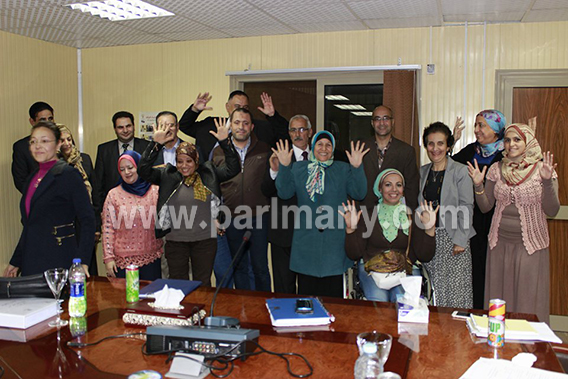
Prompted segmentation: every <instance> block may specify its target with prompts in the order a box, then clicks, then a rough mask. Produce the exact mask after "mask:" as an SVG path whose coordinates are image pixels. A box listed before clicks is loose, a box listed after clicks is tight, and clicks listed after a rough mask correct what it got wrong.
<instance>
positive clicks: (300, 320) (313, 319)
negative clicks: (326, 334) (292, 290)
mask: <svg viewBox="0 0 568 379" xmlns="http://www.w3.org/2000/svg"><path fill="white" fill-rule="evenodd" d="M302 299H310V300H312V304H313V312H312V313H307V314H303V313H296V300H298V298H282V299H266V307H267V308H268V313H269V314H270V321H271V322H272V326H276V327H282V326H310V325H328V324H330V323H331V322H333V321H335V317H334V316H333V315H332V314H331V313H329V312H328V311H327V309H325V307H324V306H323V304H322V303H321V301H320V300H319V299H318V298H315V297H304V298H302Z"/></svg>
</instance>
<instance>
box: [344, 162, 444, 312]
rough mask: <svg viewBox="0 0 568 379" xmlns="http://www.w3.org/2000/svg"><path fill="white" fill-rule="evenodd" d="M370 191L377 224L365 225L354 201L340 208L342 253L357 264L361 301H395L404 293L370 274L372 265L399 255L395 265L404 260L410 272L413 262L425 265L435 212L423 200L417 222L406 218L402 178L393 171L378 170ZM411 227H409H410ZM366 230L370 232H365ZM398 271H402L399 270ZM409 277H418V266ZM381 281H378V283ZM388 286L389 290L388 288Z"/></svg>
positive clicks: (432, 238) (394, 282)
mask: <svg viewBox="0 0 568 379" xmlns="http://www.w3.org/2000/svg"><path fill="white" fill-rule="evenodd" d="M373 192H374V193H375V195H376V196H377V198H378V199H379V202H378V204H377V222H376V223H373V224H372V225H365V224H364V222H363V220H364V219H363V220H361V213H362V212H361V211H360V210H359V211H357V210H356V207H355V202H350V201H348V202H347V205H343V209H344V211H343V212H342V214H343V217H344V219H345V225H346V228H345V232H346V233H347V236H346V237H345V251H346V252H347V256H348V257H349V258H351V259H353V260H355V261H359V265H358V267H359V280H360V283H361V287H362V289H363V293H364V294H365V298H366V299H367V300H373V301H390V302H395V301H396V295H397V294H402V293H404V290H403V289H402V286H401V285H400V284H397V283H400V281H397V280H393V278H395V277H396V275H391V278H388V277H385V275H382V274H377V273H375V272H374V271H373V266H374V265H376V264H378V263H379V262H380V261H381V260H383V259H384V258H385V254H390V256H392V257H394V256H395V255H399V262H404V261H406V262H407V263H406V266H407V267H405V269H406V270H407V273H410V268H411V265H414V263H415V262H416V261H421V262H429V261H430V260H431V259H432V257H433V256H434V253H435V251H436V240H435V234H436V227H435V225H436V212H437V210H438V207H437V208H436V209H433V207H432V203H430V204H428V203H427V202H426V201H423V202H422V204H421V206H420V207H419V211H420V216H419V220H420V223H419V224H417V223H416V221H417V220H416V219H413V218H412V217H409V216H408V212H409V211H410V210H409V209H407V207H406V205H405V201H404V177H403V176H402V173H401V172H400V171H398V170H396V169H393V168H389V169H386V170H384V171H382V172H381V173H380V174H379V175H378V176H377V179H376V180H375V184H374V185H373ZM411 225H412V226H411ZM369 229H370V230H369ZM400 272H402V270H400ZM412 274H413V275H420V272H419V271H418V267H416V266H414V267H412ZM381 280H382V282H381ZM389 287H390V288H389Z"/></svg>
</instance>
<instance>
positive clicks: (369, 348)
mask: <svg viewBox="0 0 568 379" xmlns="http://www.w3.org/2000/svg"><path fill="white" fill-rule="evenodd" d="M363 353H365V354H376V353H377V345H375V344H374V343H373V342H365V344H364V345H363Z"/></svg>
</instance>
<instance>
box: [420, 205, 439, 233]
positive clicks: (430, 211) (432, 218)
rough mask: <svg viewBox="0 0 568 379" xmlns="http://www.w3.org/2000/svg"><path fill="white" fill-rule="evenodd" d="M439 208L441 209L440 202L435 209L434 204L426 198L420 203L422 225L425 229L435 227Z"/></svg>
mask: <svg viewBox="0 0 568 379" xmlns="http://www.w3.org/2000/svg"><path fill="white" fill-rule="evenodd" d="M439 209H440V205H439V204H438V206H437V207H436V209H434V207H433V206H432V202H427V201H426V200H423V201H422V203H420V207H419V210H420V222H421V223H422V225H424V230H429V229H432V228H434V227H435V225H436V215H437V213H438V210H439Z"/></svg>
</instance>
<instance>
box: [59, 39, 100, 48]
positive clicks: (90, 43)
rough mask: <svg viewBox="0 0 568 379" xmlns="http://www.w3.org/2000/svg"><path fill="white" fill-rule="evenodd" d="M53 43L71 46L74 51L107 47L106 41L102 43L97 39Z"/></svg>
mask: <svg viewBox="0 0 568 379" xmlns="http://www.w3.org/2000/svg"><path fill="white" fill-rule="evenodd" d="M53 42H54V43H57V44H60V45H65V46H71V47H74V48H76V49H89V48H93V47H106V46H109V43H108V42H107V41H103V40H100V39H97V38H86V39H80V40H71V41H53Z"/></svg>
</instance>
